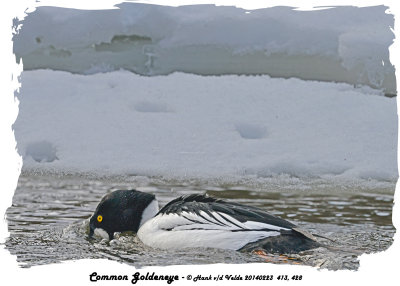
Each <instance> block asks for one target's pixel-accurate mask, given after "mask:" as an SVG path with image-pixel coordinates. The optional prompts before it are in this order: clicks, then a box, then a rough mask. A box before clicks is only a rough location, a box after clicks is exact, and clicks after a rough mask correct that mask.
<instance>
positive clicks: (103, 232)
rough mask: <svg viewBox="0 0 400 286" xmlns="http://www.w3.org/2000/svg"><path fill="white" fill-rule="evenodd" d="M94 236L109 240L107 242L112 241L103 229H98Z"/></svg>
mask: <svg viewBox="0 0 400 286" xmlns="http://www.w3.org/2000/svg"><path fill="white" fill-rule="evenodd" d="M94 235H95V236H98V237H101V238H104V239H107V240H109V239H110V237H109V236H108V233H107V232H106V231H105V230H104V229H102V228H96V229H95V230H94Z"/></svg>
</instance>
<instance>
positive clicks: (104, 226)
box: [89, 190, 158, 240]
mask: <svg viewBox="0 0 400 286" xmlns="http://www.w3.org/2000/svg"><path fill="white" fill-rule="evenodd" d="M157 211H158V203H157V201H156V199H155V196H154V195H152V194H147V193H143V192H140V191H136V190H118V191H114V192H112V193H110V194H108V195H106V196H104V197H103V198H102V200H101V201H100V203H99V205H98V206H97V208H96V210H95V212H94V214H93V216H92V217H91V218H90V223H89V226H90V231H89V236H90V237H91V236H93V234H94V233H96V234H99V235H101V236H103V237H106V236H107V235H108V238H109V239H110V240H111V239H113V237H114V232H123V231H133V232H137V231H138V229H139V227H140V225H141V224H143V223H144V222H145V221H146V220H148V219H150V218H151V217H153V216H154V215H155V214H156V213H157ZM106 234H107V235H106Z"/></svg>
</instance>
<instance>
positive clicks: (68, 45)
mask: <svg viewBox="0 0 400 286" xmlns="http://www.w3.org/2000/svg"><path fill="white" fill-rule="evenodd" d="M118 7H119V9H114V10H100V11H87V10H75V9H65V8H55V7H39V8H38V9H37V10H36V11H34V12H33V13H31V14H29V16H27V17H26V19H24V20H23V22H22V23H23V26H22V29H21V32H20V33H19V34H18V35H17V36H16V37H15V41H14V43H15V46H14V50H15V53H16V56H17V58H18V59H20V58H22V59H23V63H24V69H25V70H32V69H41V68H51V69H54V70H63V71H70V72H74V73H81V74H92V73H97V72H105V71H112V70H119V69H121V68H123V69H125V70H130V71H133V72H135V73H138V74H142V75H161V74H162V75H165V74H169V73H172V72H175V71H181V72H187V73H195V74H200V75H221V74H268V75H270V76H273V77H284V78H290V77H297V78H301V79H308V80H310V79H311V80H320V81H336V82H346V83H350V84H355V85H358V84H365V85H369V86H371V87H373V88H379V89H383V90H384V92H385V93H387V94H396V82H395V75H394V68H393V66H392V64H391V63H390V61H389V51H388V47H389V46H390V45H391V43H392V42H393V39H394V34H393V33H392V31H391V30H390V27H393V24H394V18H393V15H389V14H386V13H385V10H386V8H385V7H384V6H376V7H365V8H356V7H337V8H333V9H326V10H320V11H312V12H305V11H296V10H294V9H292V8H289V7H275V8H267V9H258V10H252V11H246V10H243V9H239V8H235V7H228V6H220V7H216V6H213V5H195V6H181V7H167V6H157V5H146V4H137V3H123V4H120V5H118Z"/></svg>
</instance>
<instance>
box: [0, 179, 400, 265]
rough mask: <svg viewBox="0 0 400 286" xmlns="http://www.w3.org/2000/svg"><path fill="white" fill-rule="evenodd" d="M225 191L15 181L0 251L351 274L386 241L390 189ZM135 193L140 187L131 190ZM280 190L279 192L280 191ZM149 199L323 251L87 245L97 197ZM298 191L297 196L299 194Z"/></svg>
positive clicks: (220, 187) (34, 259) (133, 241)
mask: <svg viewBox="0 0 400 286" xmlns="http://www.w3.org/2000/svg"><path fill="white" fill-rule="evenodd" d="M304 185H305V184H302V185H300V184H299V185H298V188H296V186H295V187H293V186H291V187H287V185H285V183H283V184H281V185H280V187H276V186H274V185H273V184H268V186H265V187H264V188H263V186H260V185H258V186H256V187H255V186H249V184H243V185H242V186H240V187H238V186H237V185H236V186H229V185H227V184H218V183H216V182H214V183H212V184H210V183H209V182H204V183H201V182H184V183H182V182H179V183H178V182H171V181H166V180H161V179H156V178H154V179H153V178H146V177H125V178H117V177H114V178H102V179H95V178H91V177H87V178H85V177H74V176H64V177H60V176H32V175H22V176H21V177H20V180H19V184H18V187H17V190H16V192H15V195H14V198H13V204H12V206H11V207H10V208H9V209H8V211H7V220H8V224H9V231H10V237H9V239H8V240H7V242H6V247H7V249H8V250H9V251H10V252H11V253H12V254H14V255H16V256H17V259H18V261H19V262H20V265H21V266H22V267H29V266H33V265H39V264H48V263H54V262H59V261H62V260H70V259H83V258H107V259H112V260H116V261H120V262H124V263H128V264H132V265H135V266H136V267H141V266H148V265H177V264H208V263H250V262H272V263H291V264H305V265H312V266H316V267H322V268H328V269H357V268H358V258H357V257H358V256H359V255H360V254H361V253H371V252H377V251H383V250H385V249H387V248H388V247H389V246H390V245H391V243H392V239H393V235H394V232H395V229H394V227H393V225H392V216H391V214H392V207H393V191H394V187H395V186H394V184H393V185H392V189H391V188H387V187H385V188H375V189H373V190H365V189H361V188H345V189H343V188H342V189H341V188H337V187H336V186H330V187H329V186H328V187H327V186H326V185H325V187H324V188H321V185H320V184H314V185H313V183H312V182H307V184H306V185H307V188H301V186H304ZM139 186H140V187H139ZM285 186H286V187H285ZM137 187H139V189H140V190H142V191H146V192H151V193H154V194H155V195H156V196H157V198H158V200H159V201H160V206H163V205H164V204H166V203H167V202H168V201H170V200H172V199H173V198H176V197H177V196H180V195H183V194H190V193H207V194H209V195H211V196H214V197H218V198H223V199H227V200H232V201H235V202H239V203H243V204H247V205H252V206H256V207H260V208H262V209H265V210H267V211H269V212H270V213H272V214H274V215H277V216H279V217H282V218H284V219H287V220H289V221H291V222H294V223H296V224H298V225H300V226H302V227H303V228H305V229H307V230H308V231H310V232H311V233H315V234H320V235H323V236H326V237H329V238H330V239H332V240H333V241H330V240H325V239H322V238H321V239H319V240H320V242H322V243H324V244H326V245H327V246H328V247H327V248H323V247H321V248H317V249H314V250H308V251H304V252H302V253H299V254H296V255H290V256H279V255H268V254H262V253H258V254H254V253H253V254H251V253H241V252H237V251H230V250H219V249H206V250H204V249H184V250H181V251H179V250H178V251H177V250H174V251H172V250H171V251H169V250H156V249H152V248H149V247H147V246H145V245H143V244H142V243H141V242H140V241H139V240H138V239H137V237H136V236H135V235H132V234H129V233H127V234H122V235H120V236H119V237H118V238H117V239H114V240H113V241H111V242H104V241H96V240H88V238H87V228H88V222H87V219H88V218H89V217H90V216H91V214H92V212H93V211H94V209H95V208H96V206H97V204H98V202H99V201H100V199H101V198H102V197H103V196H104V194H105V193H107V192H110V191H112V190H115V189H119V188H137ZM300 189H302V190H300Z"/></svg>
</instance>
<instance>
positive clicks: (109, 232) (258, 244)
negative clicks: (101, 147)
mask: <svg viewBox="0 0 400 286" xmlns="http://www.w3.org/2000/svg"><path fill="white" fill-rule="evenodd" d="M89 225H90V231H89V236H90V237H91V236H93V234H96V235H99V236H101V237H103V238H106V239H110V240H111V239H113V238H114V232H124V231H133V232H135V233H137V235H138V237H139V239H140V240H141V241H142V242H143V243H144V244H146V245H148V246H151V247H155V248H162V249H177V248H187V247H211V248H222V249H232V250H246V251H252V250H258V249H260V250H261V249H262V250H264V251H267V252H278V253H293V252H299V251H303V250H307V249H311V248H315V247H319V246H321V245H320V244H319V243H318V242H317V241H316V239H315V237H314V236H313V235H311V234H310V233H308V232H306V231H305V230H302V229H300V228H298V227H297V226H296V225H294V224H292V223H290V222H288V221H286V220H284V219H281V218H278V217H276V216H273V215H271V214H268V213H267V212H265V211H264V210H262V209H259V208H256V207H251V206H245V205H241V204H237V203H233V202H227V201H224V200H220V199H215V198H212V197H208V196H206V195H186V196H181V197H179V198H177V199H174V200H172V201H171V202H169V203H168V204H167V205H165V206H164V207H163V208H162V209H161V210H158V202H157V200H156V198H155V196H154V195H152V194H148V193H144V192H140V191H136V190H118V191H114V192H112V193H110V194H108V195H106V196H104V197H103V199H102V200H101V201H100V203H99V205H98V206H97V208H96V211H95V212H94V214H93V216H92V217H91V218H90V224H89Z"/></svg>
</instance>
